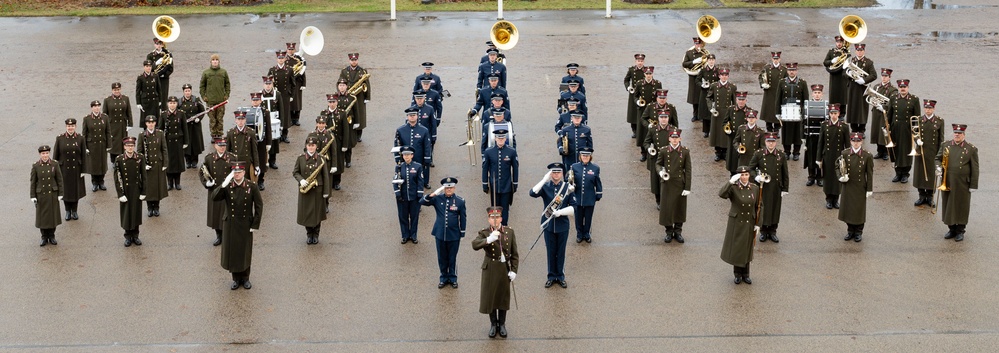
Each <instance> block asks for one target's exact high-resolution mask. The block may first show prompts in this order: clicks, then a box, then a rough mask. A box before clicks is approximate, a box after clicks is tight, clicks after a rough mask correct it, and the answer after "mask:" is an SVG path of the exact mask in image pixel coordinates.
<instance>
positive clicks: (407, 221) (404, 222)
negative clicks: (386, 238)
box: [395, 185, 423, 240]
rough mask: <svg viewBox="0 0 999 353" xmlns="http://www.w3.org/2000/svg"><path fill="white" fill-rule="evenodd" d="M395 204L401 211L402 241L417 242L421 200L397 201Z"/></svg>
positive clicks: (400, 227)
mask: <svg viewBox="0 0 999 353" xmlns="http://www.w3.org/2000/svg"><path fill="white" fill-rule="evenodd" d="M419 187H423V186H422V185H420V186H419ZM395 204H396V207H397V208H398V209H399V229H400V230H402V239H410V240H416V232H417V229H418V228H419V226H420V200H419V199H417V200H413V201H399V200H396V201H395Z"/></svg>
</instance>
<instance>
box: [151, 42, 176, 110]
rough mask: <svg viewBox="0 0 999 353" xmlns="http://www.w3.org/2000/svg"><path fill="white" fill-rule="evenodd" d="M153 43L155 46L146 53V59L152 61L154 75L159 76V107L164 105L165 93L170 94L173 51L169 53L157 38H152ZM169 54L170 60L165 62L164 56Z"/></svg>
mask: <svg viewBox="0 0 999 353" xmlns="http://www.w3.org/2000/svg"><path fill="white" fill-rule="evenodd" d="M153 45H154V46H156V49H154V50H153V51H152V52H150V53H149V54H146V60H149V61H151V62H152V63H153V67H154V68H155V69H156V72H154V73H155V74H156V76H159V79H160V82H159V85H160V87H159V91H160V104H159V106H160V107H165V106H166V99H167V95H168V94H170V93H169V92H170V75H171V74H173V59H172V58H173V53H171V52H170V51H169V50H167V48H166V44H164V43H163V41H162V40H160V39H159V38H155V37H154V38H153ZM167 55H170V57H171V59H170V62H168V63H165V62H164V61H166V60H167V59H166V58H165V56H167Z"/></svg>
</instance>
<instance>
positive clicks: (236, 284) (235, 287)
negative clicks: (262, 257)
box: [229, 281, 239, 290]
mask: <svg viewBox="0 0 999 353" xmlns="http://www.w3.org/2000/svg"><path fill="white" fill-rule="evenodd" d="M229 289H232V290H237V289H239V281H232V285H230V286H229Z"/></svg>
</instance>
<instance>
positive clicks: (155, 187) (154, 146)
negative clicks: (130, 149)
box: [136, 115, 170, 217]
mask: <svg viewBox="0 0 999 353" xmlns="http://www.w3.org/2000/svg"><path fill="white" fill-rule="evenodd" d="M136 148H137V151H138V152H139V153H140V154H142V157H143V161H144V162H145V171H144V172H143V173H145V177H144V178H143V189H142V190H143V191H144V193H145V194H146V199H145V201H146V208H147V209H148V216H149V217H159V216H160V200H163V199H165V198H167V196H169V193H168V192H167V175H166V170H167V161H169V160H170V152H169V151H168V150H167V141H166V135H165V134H164V133H163V130H159V129H157V128H156V117H155V116H152V115H149V116H147V117H146V128H145V129H144V130H142V132H141V133H139V142H138V145H137V147H136Z"/></svg>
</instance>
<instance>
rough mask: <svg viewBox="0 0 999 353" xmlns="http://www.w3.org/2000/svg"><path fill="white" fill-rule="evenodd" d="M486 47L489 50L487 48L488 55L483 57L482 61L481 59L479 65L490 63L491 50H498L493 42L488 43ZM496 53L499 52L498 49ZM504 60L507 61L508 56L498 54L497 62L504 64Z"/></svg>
mask: <svg viewBox="0 0 999 353" xmlns="http://www.w3.org/2000/svg"><path fill="white" fill-rule="evenodd" d="M486 46H488V47H489V48H486V55H483V56H482V59H479V64H482V63H484V62H487V61H489V49H496V44H493V41H491V40H490V41H486ZM496 51H497V52H499V49H496ZM504 60H506V54H503V53H497V54H496V61H498V62H503V61H504Z"/></svg>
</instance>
